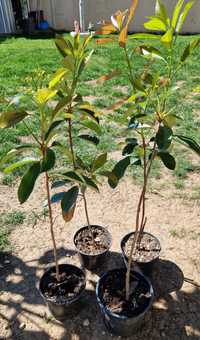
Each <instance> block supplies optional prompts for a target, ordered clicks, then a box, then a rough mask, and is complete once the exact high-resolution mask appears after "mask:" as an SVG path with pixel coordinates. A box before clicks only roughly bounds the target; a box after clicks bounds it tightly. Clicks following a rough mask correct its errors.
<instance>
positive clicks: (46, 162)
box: [41, 148, 56, 172]
mask: <svg viewBox="0 0 200 340" xmlns="http://www.w3.org/2000/svg"><path fill="white" fill-rule="evenodd" d="M55 161H56V156H55V153H54V151H53V150H51V149H49V148H48V149H47V150H46V154H45V157H44V159H43V160H42V162H41V172H46V171H49V170H51V169H52V168H53V167H54V165H55Z"/></svg>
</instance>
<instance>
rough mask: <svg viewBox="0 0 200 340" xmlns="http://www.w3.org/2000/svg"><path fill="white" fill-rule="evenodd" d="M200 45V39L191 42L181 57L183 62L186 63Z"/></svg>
mask: <svg viewBox="0 0 200 340" xmlns="http://www.w3.org/2000/svg"><path fill="white" fill-rule="evenodd" d="M199 45H200V39H195V40H194V41H192V42H190V43H189V44H188V45H187V46H186V48H185V50H184V51H183V54H182V56H181V62H182V63H183V62H185V60H186V59H187V58H188V57H189V56H190V55H191V54H192V52H193V51H194V50H195V48H197V47H198V46H199Z"/></svg>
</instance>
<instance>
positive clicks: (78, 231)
mask: <svg viewBox="0 0 200 340" xmlns="http://www.w3.org/2000/svg"><path fill="white" fill-rule="evenodd" d="M91 227H98V228H99V229H103V230H105V231H106V233H107V236H108V240H109V245H108V248H107V249H105V250H104V251H102V252H101V253H99V254H88V253H85V252H83V251H81V250H79V249H78V248H77V246H76V243H75V239H76V236H77V235H78V234H79V233H80V232H81V231H82V230H84V229H88V228H89V226H88V225H87V224H86V225H84V226H83V227H81V228H79V229H78V230H77V231H76V233H75V235H74V238H73V242H74V246H75V248H76V251H77V252H78V253H80V254H81V255H86V256H90V257H94V256H99V255H103V254H105V253H106V252H107V251H108V250H109V249H110V248H111V246H112V235H111V233H110V232H109V231H108V229H106V228H105V227H102V226H101V225H98V224H91Z"/></svg>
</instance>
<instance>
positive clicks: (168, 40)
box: [160, 28, 173, 48]
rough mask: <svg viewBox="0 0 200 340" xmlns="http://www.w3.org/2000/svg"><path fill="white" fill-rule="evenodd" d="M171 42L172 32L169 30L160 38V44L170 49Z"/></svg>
mask: <svg viewBox="0 0 200 340" xmlns="http://www.w3.org/2000/svg"><path fill="white" fill-rule="evenodd" d="M172 40H173V32H172V30H171V28H170V29H168V30H167V32H166V33H165V34H164V35H163V36H162V38H161V39H160V41H161V43H162V44H163V45H164V46H165V47H167V48H171V45H172Z"/></svg>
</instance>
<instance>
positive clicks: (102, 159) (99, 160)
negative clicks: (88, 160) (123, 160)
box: [92, 153, 107, 172]
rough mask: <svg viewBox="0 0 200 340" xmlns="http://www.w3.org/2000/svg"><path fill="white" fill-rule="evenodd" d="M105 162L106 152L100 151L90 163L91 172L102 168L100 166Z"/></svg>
mask: <svg viewBox="0 0 200 340" xmlns="http://www.w3.org/2000/svg"><path fill="white" fill-rule="evenodd" d="M106 162H107V153H102V154H101V155H99V156H98V157H97V158H96V159H95V160H94V162H93V163H92V172H95V171H96V170H98V169H100V168H102V166H104V164H105V163H106Z"/></svg>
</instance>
